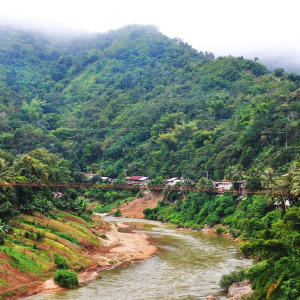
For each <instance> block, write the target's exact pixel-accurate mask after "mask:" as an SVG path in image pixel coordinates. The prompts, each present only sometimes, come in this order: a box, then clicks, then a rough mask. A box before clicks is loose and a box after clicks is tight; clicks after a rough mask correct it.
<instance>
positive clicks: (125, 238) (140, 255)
mask: <svg viewBox="0 0 300 300" xmlns="http://www.w3.org/2000/svg"><path fill="white" fill-rule="evenodd" d="M110 227H111V228H110V231H108V232H106V234H105V239H104V240H103V244H102V247H101V248H99V249H98V250H96V249H94V250H93V252H91V253H89V256H90V258H91V259H92V261H93V263H92V264H91V266H90V267H89V268H87V269H86V270H84V271H82V272H80V273H79V274H78V280H79V283H80V285H84V284H86V283H87V282H89V281H92V280H95V279H96V278H98V277H99V275H100V273H101V272H102V271H104V270H109V269H112V268H115V267H117V266H119V265H121V264H123V263H129V262H131V261H133V260H145V259H148V258H150V257H151V256H153V254H154V253H155V252H156V251H157V247H156V246H154V245H151V244H150V242H149V236H148V235H146V234H144V233H136V232H128V233H127V232H120V231H119V229H125V228H126V229H127V228H128V229H129V226H128V225H126V224H124V223H116V224H113V225H111V226H110ZM59 290H63V289H62V288H61V287H59V286H58V285H57V284H55V282H54V280H53V279H49V280H47V281H45V282H44V283H43V284H41V285H40V286H39V287H38V288H35V289H34V290H29V291H28V292H27V295H26V297H27V296H30V295H34V294H37V293H41V292H49V291H59Z"/></svg>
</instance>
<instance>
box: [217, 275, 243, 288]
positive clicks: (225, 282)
mask: <svg viewBox="0 0 300 300" xmlns="http://www.w3.org/2000/svg"><path fill="white" fill-rule="evenodd" d="M245 278H246V273H245V271H244V270H241V271H233V272H231V273H229V274H225V275H223V276H222V278H221V280H220V283H219V284H220V286H221V287H222V288H223V289H225V290H226V291H227V290H228V288H229V287H230V285H231V284H232V283H233V282H240V281H243V280H244V279H245Z"/></svg>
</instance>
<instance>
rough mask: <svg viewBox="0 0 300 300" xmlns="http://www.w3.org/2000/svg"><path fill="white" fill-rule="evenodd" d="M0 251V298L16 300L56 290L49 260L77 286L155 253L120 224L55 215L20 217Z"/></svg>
mask: <svg viewBox="0 0 300 300" xmlns="http://www.w3.org/2000/svg"><path fill="white" fill-rule="evenodd" d="M13 225H14V227H13V232H12V233H11V234H9V235H8V236H7V238H6V240H5V244H4V246H1V250H2V252H4V253H2V252H1V253H2V254H3V255H2V256H1V257H0V263H1V269H0V296H1V299H20V298H24V297H27V296H30V295H34V294H37V293H41V292H44V291H58V290H61V289H62V288H60V287H59V286H57V285H56V284H55V283H54V281H53V279H52V278H53V277H54V273H55V271H56V270H57V267H56V265H55V262H54V256H55V255H59V256H61V257H63V258H64V259H65V260H66V262H67V263H68V265H69V268H70V269H71V270H73V271H75V272H76V273H77V274H78V279H79V283H80V285H84V284H85V283H86V282H88V281H91V280H94V279H96V278H97V277H98V276H99V274H100V273H101V272H102V271H104V270H107V269H111V268H114V267H116V266H119V265H121V264H124V263H129V262H131V261H133V260H143V259H147V258H149V257H151V256H152V255H153V254H154V253H155V252H156V250H157V248H156V246H154V245H151V243H150V242H149V237H148V236H147V235H146V234H144V233H135V232H120V231H122V230H123V231H124V230H125V229H126V231H129V229H128V228H127V227H128V226H127V225H125V224H122V223H114V224H109V223H107V222H105V221H103V220H102V219H101V218H100V217H99V215H95V216H94V217H93V221H92V222H86V221H84V220H83V219H80V218H78V217H75V216H73V215H71V214H68V213H65V212H61V211H58V212H56V214H55V215H54V218H49V217H46V216H44V215H42V214H40V213H35V214H34V215H33V216H26V215H24V216H22V217H20V218H18V220H15V221H14V223H13Z"/></svg>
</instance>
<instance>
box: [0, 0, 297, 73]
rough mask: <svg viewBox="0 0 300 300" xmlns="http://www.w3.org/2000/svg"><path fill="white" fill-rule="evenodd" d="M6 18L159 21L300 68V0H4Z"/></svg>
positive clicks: (94, 24)
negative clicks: (299, 31)
mask: <svg viewBox="0 0 300 300" xmlns="http://www.w3.org/2000/svg"><path fill="white" fill-rule="evenodd" d="M1 2H3V3H1V11H0V18H1V19H2V20H6V22H10V23H22V24H24V23H27V24H31V25H35V26H36V27H38V28H48V29H52V30H53V29H54V30H58V28H63V27H68V28H71V29H73V30H84V31H93V32H105V31H108V30H110V29H116V28H119V27H121V26H124V25H127V24H133V23H135V24H154V25H156V26H158V27H159V29H160V30H161V31H162V32H163V33H164V34H166V35H168V36H170V37H180V38H182V39H183V40H184V41H186V42H188V43H190V44H191V45H193V47H195V48H196V49H198V50H204V51H205V50H207V51H212V52H214V53H215V54H217V55H228V54H232V55H238V56H241V55H243V56H245V57H255V56H259V57H261V58H263V59H267V58H268V59H270V58H276V57H279V58H280V57H281V58H285V57H286V56H288V57H289V64H293V63H294V64H296V65H298V67H300V59H299V58H300V54H298V53H300V51H299V50H300V35H299V34H298V30H299V27H300V26H299V25H300V24H299V23H300V22H299V17H298V13H299V11H300V1H299V0H260V1H258V0H205V1H204V0H185V1H183V0H180V1H179V0H151V1H149V0H110V1H107V0H97V1H96V0H85V1H81V0H80V1H79V0H77V1H76V0H73V1H71V0H42V1H41V0H26V1H24V0H9V1H5V0H2V1H1Z"/></svg>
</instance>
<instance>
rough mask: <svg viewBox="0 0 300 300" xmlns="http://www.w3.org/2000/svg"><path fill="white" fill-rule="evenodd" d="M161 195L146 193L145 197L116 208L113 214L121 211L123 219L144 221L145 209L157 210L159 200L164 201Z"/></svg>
mask: <svg viewBox="0 0 300 300" xmlns="http://www.w3.org/2000/svg"><path fill="white" fill-rule="evenodd" d="M162 199H163V196H162V194H161V193H151V192H145V195H144V196H143V197H141V198H137V199H134V200H132V201H130V202H128V203H124V204H122V205H120V206H117V207H115V208H114V209H113V210H112V212H115V211H117V210H118V209H120V210H121V214H122V217H128V218H138V219H143V218H144V213H143V210H144V209H145V208H155V207H156V206H157V203H158V201H159V200H162Z"/></svg>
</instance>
